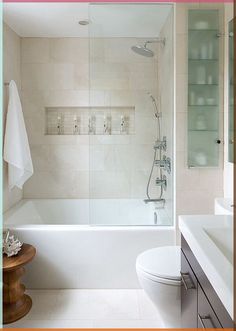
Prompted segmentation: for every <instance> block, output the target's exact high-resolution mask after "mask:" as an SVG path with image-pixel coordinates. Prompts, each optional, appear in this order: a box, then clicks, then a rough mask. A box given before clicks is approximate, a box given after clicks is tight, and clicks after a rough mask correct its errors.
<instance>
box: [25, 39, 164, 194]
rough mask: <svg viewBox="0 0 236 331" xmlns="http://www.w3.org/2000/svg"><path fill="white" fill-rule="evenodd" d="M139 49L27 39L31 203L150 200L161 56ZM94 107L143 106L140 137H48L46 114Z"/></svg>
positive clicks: (104, 42) (128, 42)
mask: <svg viewBox="0 0 236 331" xmlns="http://www.w3.org/2000/svg"><path fill="white" fill-rule="evenodd" d="M89 42H90V45H89ZM139 42H141V41H140V40H137V39H134V38H111V39H109V38H106V39H91V40H90V41H89V39H86V38H57V39H53V38H50V39H48V38H22V42H21V51H22V53H21V54H22V65H21V74H22V103H23V108H24V115H25V120H26V126H27V131H28V134H29V141H30V145H31V152H32V157H33V164H34V169H35V172H34V175H33V176H32V177H31V178H30V179H29V180H28V181H27V183H26V185H25V186H24V197H25V198H89V197H90V198H144V197H145V191H146V183H147V179H148V175H149V171H150V167H151V163H152V159H153V143H154V141H155V136H156V121H155V117H154V110H153V105H152V103H151V100H150V98H149V97H148V95H147V92H151V93H152V94H153V95H154V96H156V95H157V90H158V86H157V76H158V72H157V58H158V56H155V57H154V58H152V59H150V58H145V57H141V56H138V55H137V54H135V53H133V52H132V51H131V49H130V48H131V46H132V45H134V44H136V43H139ZM89 47H90V52H89ZM152 48H153V49H154V48H156V50H155V51H156V55H157V46H155V45H152ZM89 64H90V65H89ZM89 91H90V92H89ZM89 105H90V106H99V107H102V106H103V107H109V106H112V107H114V106H116V107H119V106H135V134H134V135H111V136H108V135H106V136H103V135H100V136H92V135H90V136H86V135H85V136H78V135H77V136H73V135H72V136H45V135H44V127H45V125H44V124H45V123H44V113H45V107H86V106H89ZM153 183H154V180H153ZM152 191H153V194H154V196H156V194H157V193H158V191H157V188H156V187H155V186H154V185H153V187H152Z"/></svg>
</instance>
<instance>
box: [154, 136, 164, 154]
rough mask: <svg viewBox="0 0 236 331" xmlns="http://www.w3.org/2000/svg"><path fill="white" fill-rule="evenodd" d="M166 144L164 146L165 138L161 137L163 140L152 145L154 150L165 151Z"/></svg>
mask: <svg viewBox="0 0 236 331" xmlns="http://www.w3.org/2000/svg"><path fill="white" fill-rule="evenodd" d="M166 148H167V144H166V136H164V137H163V140H157V141H156V142H155V145H154V149H160V150H163V151H166Z"/></svg>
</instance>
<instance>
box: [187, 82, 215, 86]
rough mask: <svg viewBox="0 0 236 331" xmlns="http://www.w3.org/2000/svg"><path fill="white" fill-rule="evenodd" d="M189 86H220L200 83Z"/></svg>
mask: <svg viewBox="0 0 236 331" xmlns="http://www.w3.org/2000/svg"><path fill="white" fill-rule="evenodd" d="M188 85H189V86H195V85H196V86H199V85H200V86H218V84H200V83H199V84H197V83H196V84H192V83H191V84H188Z"/></svg>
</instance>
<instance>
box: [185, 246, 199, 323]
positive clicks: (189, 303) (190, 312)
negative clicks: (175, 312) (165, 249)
mask: <svg viewBox="0 0 236 331" xmlns="http://www.w3.org/2000/svg"><path fill="white" fill-rule="evenodd" d="M181 280H182V282H181V325H182V328H197V324H198V323H197V314H196V312H197V286H198V285H197V279H196V277H195V275H194V273H193V271H192V268H191V267H190V265H189V263H188V261H187V259H186V257H185V255H184V253H183V252H182V251H181Z"/></svg>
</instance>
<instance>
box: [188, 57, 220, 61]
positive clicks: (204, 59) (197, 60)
mask: <svg viewBox="0 0 236 331" xmlns="http://www.w3.org/2000/svg"><path fill="white" fill-rule="evenodd" d="M188 60H189V61H219V60H218V59H191V58H189V59H188Z"/></svg>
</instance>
